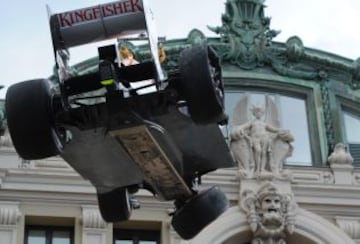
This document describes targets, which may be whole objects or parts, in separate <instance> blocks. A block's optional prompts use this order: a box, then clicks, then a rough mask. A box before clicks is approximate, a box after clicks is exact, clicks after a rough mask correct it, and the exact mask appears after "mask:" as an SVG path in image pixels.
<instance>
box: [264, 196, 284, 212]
mask: <svg viewBox="0 0 360 244" xmlns="http://www.w3.org/2000/svg"><path fill="white" fill-rule="evenodd" d="M280 208H281V199H280V196H278V195H269V196H266V197H264V199H262V201H261V209H262V210H263V211H264V212H267V213H280Z"/></svg>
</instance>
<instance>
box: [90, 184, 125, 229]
mask: <svg viewBox="0 0 360 244" xmlns="http://www.w3.org/2000/svg"><path fill="white" fill-rule="evenodd" d="M97 198H98V204H99V209H100V213H101V216H102V217H103V219H104V220H105V221H106V222H110V223H113V222H120V221H125V220H128V219H129V218H130V215H131V212H132V207H131V202H130V194H129V192H128V190H127V188H121V187H120V188H117V189H115V190H113V191H110V192H106V193H98V194H97Z"/></svg>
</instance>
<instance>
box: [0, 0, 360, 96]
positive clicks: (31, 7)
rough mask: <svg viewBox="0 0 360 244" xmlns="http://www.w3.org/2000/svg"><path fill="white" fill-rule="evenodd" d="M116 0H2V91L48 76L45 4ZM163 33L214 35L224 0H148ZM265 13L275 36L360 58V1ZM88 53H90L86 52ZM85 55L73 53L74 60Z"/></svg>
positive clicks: (278, 2) (313, 2)
mask: <svg viewBox="0 0 360 244" xmlns="http://www.w3.org/2000/svg"><path fill="white" fill-rule="evenodd" d="M111 1H112V0H108V1H104V0H98V1H95V0H77V1H75V0H72V1H70V0H62V1H59V0H31V1H29V0H12V1H7V3H6V4H4V3H3V4H2V11H1V14H0V38H1V40H0V55H1V60H0V84H1V85H4V86H6V87H5V88H4V89H2V90H1V91H0V98H3V97H4V96H5V92H6V88H7V87H8V86H9V85H11V84H13V83H16V82H19V81H23V80H28V79H33V78H43V77H48V76H49V75H50V74H51V73H52V67H53V65H54V57H53V53H52V44H51V37H50V31H49V26H48V21H47V18H48V17H47V13H46V7H45V6H46V4H48V5H49V6H50V8H51V9H52V11H53V12H55V13H57V12H62V11H66V10H73V9H77V8H82V7H87V6H92V5H96V4H99V3H105V2H111ZM149 1H150V3H151V6H152V9H153V12H154V15H155V19H156V23H157V29H158V34H159V36H166V38H167V39H172V38H183V37H186V36H187V34H188V33H189V31H190V30H191V29H192V28H197V29H199V30H201V31H203V32H204V33H205V34H206V35H207V36H214V35H215V34H213V33H211V32H210V31H208V30H207V27H206V26H207V25H210V26H220V25H221V14H222V13H224V11H225V10H224V3H225V0H149ZM265 4H266V5H267V8H266V9H265V15H266V16H268V17H271V18H272V21H271V26H270V27H271V28H272V29H275V30H281V33H280V34H279V35H278V36H277V37H276V38H275V39H274V40H275V41H281V42H285V41H286V40H287V39H288V38H289V37H291V36H293V35H297V36H299V37H300V38H301V39H302V40H303V43H304V45H305V46H306V47H312V48H316V49H320V50H323V51H327V52H331V53H336V54H338V55H341V56H345V57H348V58H351V59H356V58H358V57H360V33H359V32H358V28H357V25H358V23H360V1H359V0H341V1H340V0H301V1H299V0H266V1H265ZM87 55H88V53H87ZM85 57H89V56H83V54H80V52H79V54H78V55H74V54H72V55H71V58H72V63H76V62H78V61H80V60H82V59H84V58H85Z"/></svg>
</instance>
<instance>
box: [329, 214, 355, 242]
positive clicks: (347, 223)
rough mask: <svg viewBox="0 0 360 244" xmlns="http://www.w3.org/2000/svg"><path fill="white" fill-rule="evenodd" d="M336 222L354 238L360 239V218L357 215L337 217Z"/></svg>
mask: <svg viewBox="0 0 360 244" xmlns="http://www.w3.org/2000/svg"><path fill="white" fill-rule="evenodd" d="M335 220H336V224H337V225H338V226H339V227H340V229H342V230H343V231H344V232H345V233H346V234H348V235H349V236H350V237H351V238H353V239H360V219H359V218H357V217H336V218H335Z"/></svg>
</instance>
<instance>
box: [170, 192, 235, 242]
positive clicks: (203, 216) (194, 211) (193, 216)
mask: <svg viewBox="0 0 360 244" xmlns="http://www.w3.org/2000/svg"><path fill="white" fill-rule="evenodd" d="M228 207H229V202H228V200H227V198H226V196H225V194H224V193H223V192H222V191H221V190H220V188H219V187H217V186H214V187H212V188H210V189H207V190H205V191H203V192H200V193H199V194H197V195H195V196H194V197H192V198H191V199H190V200H189V201H187V202H186V203H185V204H184V205H183V206H182V207H180V208H179V209H177V210H176V211H175V213H174V216H173V218H172V222H171V224H172V226H173V227H174V229H175V231H176V232H177V233H178V234H179V235H180V236H181V237H182V238H183V239H185V240H188V239H192V238H193V237H194V236H196V235H197V234H198V233H199V232H200V231H201V230H202V229H204V228H205V227H206V226H207V225H208V224H210V223H211V222H212V221H214V220H215V219H216V218H218V217H219V216H220V215H221V214H222V213H223V212H225V211H226V210H227V209H228Z"/></svg>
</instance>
